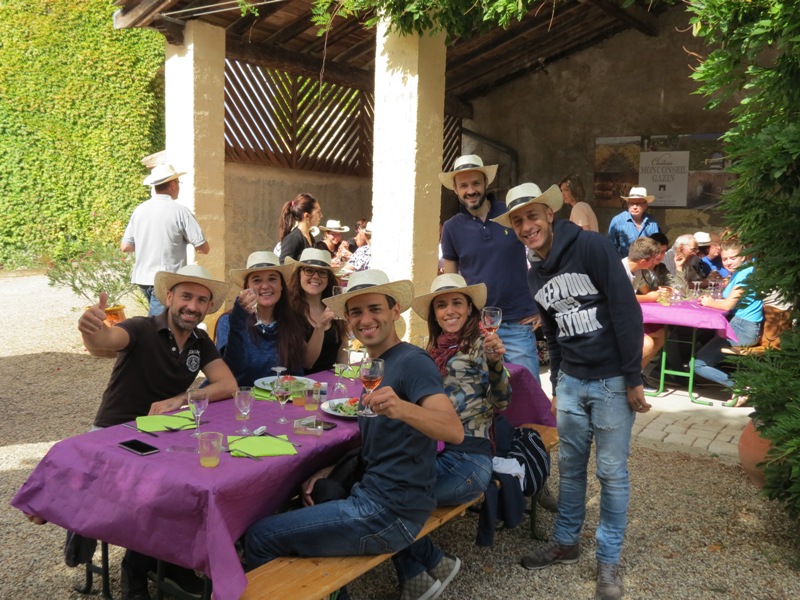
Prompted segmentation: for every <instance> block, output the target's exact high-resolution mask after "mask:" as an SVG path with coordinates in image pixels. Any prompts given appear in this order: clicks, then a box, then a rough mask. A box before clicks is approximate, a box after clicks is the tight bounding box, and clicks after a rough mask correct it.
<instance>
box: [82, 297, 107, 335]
mask: <svg viewBox="0 0 800 600" xmlns="http://www.w3.org/2000/svg"><path fill="white" fill-rule="evenodd" d="M107 306H108V294H107V293H106V292H101V293H100V298H99V301H98V303H97V304H95V305H93V306H90V307H89V308H87V309H86V310H85V311H84V312H83V314H82V315H81V317H80V319H78V331H80V332H81V333H83V334H85V335H95V334H97V333H98V332H100V331H102V330H103V328H104V327H106V325H105V323H104V321H105V320H106V307H107Z"/></svg>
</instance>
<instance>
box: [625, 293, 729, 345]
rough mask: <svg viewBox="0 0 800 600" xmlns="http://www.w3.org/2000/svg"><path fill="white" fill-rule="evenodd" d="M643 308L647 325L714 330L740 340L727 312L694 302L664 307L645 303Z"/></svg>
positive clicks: (655, 303) (721, 334)
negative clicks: (726, 316) (727, 317)
mask: <svg viewBox="0 0 800 600" xmlns="http://www.w3.org/2000/svg"><path fill="white" fill-rule="evenodd" d="M640 306H641V307H642V318H643V320H644V322H645V323H654V324H661V325H682V326H684V327H696V328H698V329H714V330H716V332H717V335H718V336H720V337H724V338H727V339H730V340H734V341H736V340H737V339H738V338H737V337H736V334H735V333H734V332H733V329H732V328H731V324H730V323H729V322H728V319H726V318H725V314H726V313H725V311H724V310H719V309H716V308H708V307H707V306H701V305H700V304H698V303H697V301H694V300H687V301H684V302H680V303H678V304H671V305H669V306H664V305H663V304H659V303H658V302H645V303H642V304H640Z"/></svg>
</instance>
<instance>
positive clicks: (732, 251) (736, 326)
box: [694, 238, 764, 406]
mask: <svg viewBox="0 0 800 600" xmlns="http://www.w3.org/2000/svg"><path fill="white" fill-rule="evenodd" d="M721 255H722V264H723V266H724V267H725V268H726V269H727V270H728V272H729V273H730V274H731V279H730V281H729V282H728V285H727V286H725V289H724V290H723V292H722V298H720V299H716V300H715V299H714V298H711V297H708V296H703V297H702V298H700V304H702V305H703V306H709V307H711V308H719V309H722V310H726V311H731V312H732V316H731V315H729V320H730V323H731V329H733V331H734V333H735V334H736V337H737V338H738V340H737V341H735V342H734V341H733V340H725V339H722V338H721V337H719V336H715V337H714V339H712V340H711V341H710V342H708V343H707V344H706V345H705V346H703V347H702V348H701V349H700V350H699V351H698V353H697V357H696V358H695V361H694V372H695V373H696V374H697V375H700V376H701V377H704V378H705V379H708V380H709V381H713V382H715V383H719V384H720V385H724V386H725V387H728V388H730V387H732V386H733V381H732V380H731V378H730V377H729V376H728V374H727V373H726V372H725V371H722V370H720V369H717V368H715V367H716V366H717V365H719V364H720V363H721V362H722V361H723V360H724V359H725V355H724V354H723V353H722V349H723V348H730V347H731V346H732V345H733V344H734V343H735V344H736V345H737V346H755V345H756V343H758V340H759V337H760V334H761V322H762V321H763V320H764V313H763V303H762V301H761V300H760V299H758V298H756V297H755V295H754V294H750V295H748V296H744V293H745V291H746V290H745V286H746V282H747V278H748V277H749V276H750V274H751V273H752V272H753V265H752V264H747V265H745V258H746V257H745V254H744V253H743V252H742V244H741V243H740V242H739V240H737V239H736V238H728V239H726V240H725V241H724V242H722V251H721ZM746 401H747V398H746V397H745V396H740V397H739V398H738V399H732V400H731V401H730V402H726V403H725V406H742V405H743V404H744V403H745V402H746Z"/></svg>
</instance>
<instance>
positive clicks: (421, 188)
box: [370, 22, 446, 343]
mask: <svg viewBox="0 0 800 600" xmlns="http://www.w3.org/2000/svg"><path fill="white" fill-rule="evenodd" d="M445 60H446V48H445V34H444V33H438V34H436V35H434V36H431V35H429V34H427V33H426V34H424V35H421V36H419V35H407V36H403V35H399V34H396V33H387V24H386V22H382V23H381V24H379V25H378V30H377V35H376V48H375V144H374V153H373V183H372V190H373V198H372V224H373V231H374V234H373V243H372V256H373V258H372V261H371V264H370V266H371V267H373V268H376V269H382V270H384V271H386V273H387V274H388V275H389V278H390V279H391V280H397V279H411V280H412V281H413V282H414V286H415V289H416V292H417V294H419V293H423V292H425V293H427V292H428V291H429V290H430V284H431V281H432V280H433V278H434V277H435V276H436V267H437V264H438V241H439V213H440V204H441V203H440V198H441V184H440V183H439V179H438V174H439V173H440V172H441V165H442V143H443V135H444V87H445ZM412 314H413V313H412V311H409V312H408V313H406V314H405V315H404V317H405V318H406V320H407V321H408V319H409V317H410V315H412ZM406 329H407V334H406V336H405V339H407V340H409V341H411V342H413V343H416V342H417V341H418V339H419V337H421V336H424V335H427V326H426V325H425V324H424V323H423V322H422V320H421V319H419V318H418V317H417V316H416V315H415V314H414V318H413V320H412V321H411V323H410V326H409V327H407V328H406Z"/></svg>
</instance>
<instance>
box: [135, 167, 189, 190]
mask: <svg viewBox="0 0 800 600" xmlns="http://www.w3.org/2000/svg"><path fill="white" fill-rule="evenodd" d="M181 175H186V171H181V172H180V173H178V172H176V171H175V167H173V166H172V165H156V166H155V167H153V170H152V171H150V175H148V176H147V177H145V178H144V181H142V185H160V184H162V183H167V182H168V181H172V180H173V179H177V178H178V177H180V176H181Z"/></svg>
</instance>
